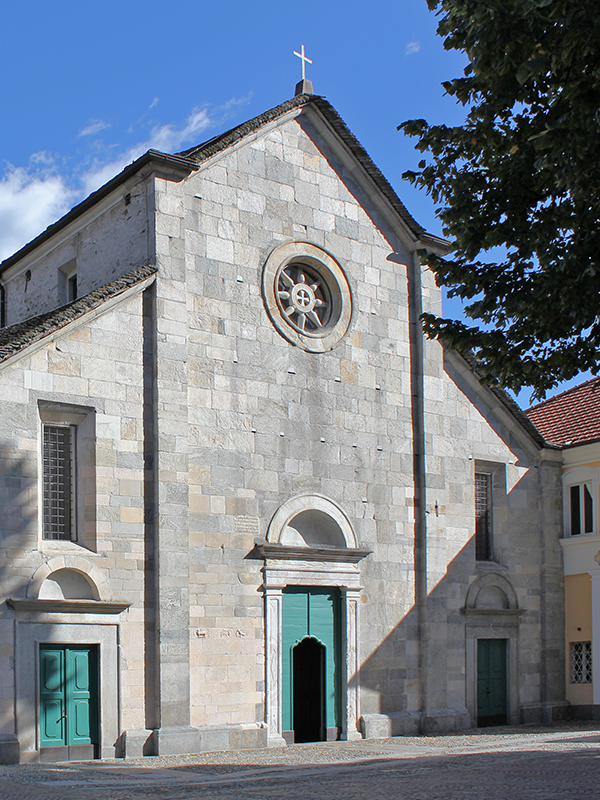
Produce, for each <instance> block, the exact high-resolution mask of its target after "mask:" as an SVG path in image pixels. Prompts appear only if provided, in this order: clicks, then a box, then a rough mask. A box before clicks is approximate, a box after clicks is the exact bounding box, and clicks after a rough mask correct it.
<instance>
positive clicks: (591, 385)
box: [525, 378, 600, 447]
mask: <svg viewBox="0 0 600 800" xmlns="http://www.w3.org/2000/svg"><path fill="white" fill-rule="evenodd" d="M525 413H526V414H527V416H528V417H529V419H530V420H531V421H532V422H533V424H534V425H535V427H536V428H537V429H538V430H539V431H540V433H541V434H542V435H543V436H544V438H545V439H546V441H548V442H553V443H554V444H559V445H562V446H565V447H569V446H573V445H576V444H583V443H584V442H593V441H596V440H599V439H600V378H592V379H591V380H589V381H586V382H585V383H580V384H579V386H574V387H573V388H572V389H567V391H566V392H562V393H561V394H557V395H556V396H555V397H551V398H550V399H549V400H544V401H543V402H542V403H538V405H536V406H532V407H531V408H529V409H527V411H526V412H525Z"/></svg>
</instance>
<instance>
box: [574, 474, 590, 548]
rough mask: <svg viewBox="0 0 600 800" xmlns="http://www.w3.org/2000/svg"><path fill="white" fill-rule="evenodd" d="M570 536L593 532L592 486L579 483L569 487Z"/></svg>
mask: <svg viewBox="0 0 600 800" xmlns="http://www.w3.org/2000/svg"><path fill="white" fill-rule="evenodd" d="M569 500H570V505H571V509H570V511H571V536H579V534H580V533H593V532H594V502H593V500H592V486H591V484H589V483H580V484H578V485H577V486H571V489H570V497H569Z"/></svg>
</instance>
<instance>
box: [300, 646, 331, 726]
mask: <svg viewBox="0 0 600 800" xmlns="http://www.w3.org/2000/svg"><path fill="white" fill-rule="evenodd" d="M292 659H293V660H292V667H293V707H294V720H293V724H294V741H295V742H323V741H325V647H324V645H322V644H321V642H319V641H317V639H314V638H312V637H306V638H305V639H302V641H301V642H299V643H298V644H297V645H296V646H295V647H294V650H293V653H292Z"/></svg>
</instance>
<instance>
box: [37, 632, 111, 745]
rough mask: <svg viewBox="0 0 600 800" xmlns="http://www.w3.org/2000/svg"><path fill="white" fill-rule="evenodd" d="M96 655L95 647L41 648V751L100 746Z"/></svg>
mask: <svg viewBox="0 0 600 800" xmlns="http://www.w3.org/2000/svg"><path fill="white" fill-rule="evenodd" d="M97 651H98V648H97V646H96V645H43V644H42V645H40V682H39V683H40V747H41V748H49V747H51V748H62V747H65V748H77V747H79V746H88V747H89V746H93V745H96V744H97V743H98V652H97ZM65 757H66V758H68V757H69V755H68V754H65Z"/></svg>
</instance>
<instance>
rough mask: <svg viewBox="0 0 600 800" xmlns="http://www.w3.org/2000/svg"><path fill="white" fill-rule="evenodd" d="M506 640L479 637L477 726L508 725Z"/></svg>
mask: <svg viewBox="0 0 600 800" xmlns="http://www.w3.org/2000/svg"><path fill="white" fill-rule="evenodd" d="M507 695H508V692H507V689H506V639H478V640H477V727H479V728H488V727H490V726H492V725H506V724H507V721H508V706H507Z"/></svg>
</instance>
